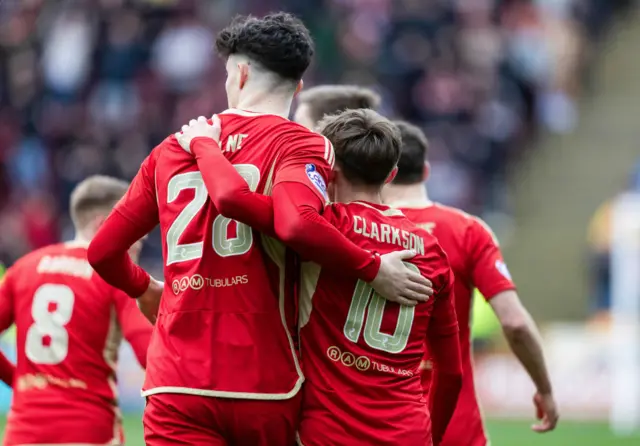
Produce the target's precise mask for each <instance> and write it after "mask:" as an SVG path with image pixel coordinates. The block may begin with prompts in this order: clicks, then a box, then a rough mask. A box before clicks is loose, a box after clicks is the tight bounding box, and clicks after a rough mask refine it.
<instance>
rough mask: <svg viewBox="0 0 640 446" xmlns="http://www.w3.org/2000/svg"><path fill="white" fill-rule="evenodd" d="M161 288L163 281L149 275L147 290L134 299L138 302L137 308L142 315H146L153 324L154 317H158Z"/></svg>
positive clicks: (154, 321)
mask: <svg viewBox="0 0 640 446" xmlns="http://www.w3.org/2000/svg"><path fill="white" fill-rule="evenodd" d="M163 288H164V283H163V282H160V281H158V280H156V279H154V278H153V277H151V280H150V281H149V286H148V287H147V290H146V291H145V292H144V293H143V294H142V295H141V296H139V297H138V298H137V299H136V300H137V302H138V308H140V311H141V312H142V314H143V315H144V317H146V318H147V319H148V320H149V322H151V323H152V324H155V323H156V319H157V318H158V310H159V309H160V298H161V297H162V290H163Z"/></svg>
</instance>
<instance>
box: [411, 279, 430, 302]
mask: <svg viewBox="0 0 640 446" xmlns="http://www.w3.org/2000/svg"><path fill="white" fill-rule="evenodd" d="M404 289H405V290H406V291H408V292H409V291H410V292H412V293H415V294H417V295H419V296H420V301H422V302H424V301H427V300H429V297H430V296H433V288H430V287H425V286H424V285H421V284H419V283H415V282H408V283H407V285H406V286H405V288H404Z"/></svg>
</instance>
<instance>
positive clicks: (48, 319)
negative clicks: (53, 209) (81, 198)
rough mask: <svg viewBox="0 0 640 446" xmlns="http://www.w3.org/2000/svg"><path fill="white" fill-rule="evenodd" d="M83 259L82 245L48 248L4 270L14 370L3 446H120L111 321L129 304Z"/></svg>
mask: <svg viewBox="0 0 640 446" xmlns="http://www.w3.org/2000/svg"><path fill="white" fill-rule="evenodd" d="M86 253H87V250H86V244H85V245H83V244H79V243H76V242H70V243H67V244H58V245H52V246H49V247H46V248H42V249H40V250H37V251H34V252H33V253H31V254H28V255H26V256H25V257H23V258H22V259H20V260H19V261H18V262H17V263H16V264H15V265H14V266H12V267H11V268H10V269H9V271H8V272H7V275H6V277H5V281H4V282H3V284H2V299H3V305H4V304H6V305H8V306H10V307H11V311H12V314H11V316H12V318H13V320H14V321H15V324H16V332H17V336H16V343H17V366H16V373H15V378H14V384H13V388H14V393H13V401H12V406H11V412H10V414H9V418H8V426H7V431H6V432H7V434H6V436H5V445H17V444H43V443H56V444H57V443H88V442H93V441H95V442H96V444H97V443H98V442H102V443H105V444H106V442H108V441H114V439H117V440H118V441H120V436H121V430H120V427H119V426H120V418H119V415H118V410H117V396H116V390H115V385H116V376H115V372H116V370H115V368H116V364H117V358H118V349H119V347H120V342H121V340H122V327H121V326H120V323H119V321H118V318H117V315H118V313H119V311H123V308H122V306H123V305H126V304H127V303H128V302H131V301H130V299H129V298H128V297H127V296H126V295H124V294H122V293H120V292H119V291H117V290H115V289H114V288H112V287H110V286H109V285H107V284H106V283H105V282H104V281H103V280H102V279H101V278H100V277H99V276H98V274H96V273H95V272H94V271H93V270H92V268H91V266H90V265H89V263H88V262H87V255H86ZM117 293H120V294H119V295H118V294H117ZM117 299H121V301H120V302H118V301H117ZM131 305H133V306H132V308H129V309H128V311H131V310H133V311H137V308H135V305H134V304H131ZM5 314H8V313H5V311H4V309H3V317H4V315H5ZM3 322H5V325H6V322H9V323H10V321H9V320H6V321H3ZM148 329H149V331H150V330H151V327H150V326H149V327H148ZM113 444H119V443H113Z"/></svg>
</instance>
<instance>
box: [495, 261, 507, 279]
mask: <svg viewBox="0 0 640 446" xmlns="http://www.w3.org/2000/svg"><path fill="white" fill-rule="evenodd" d="M496 269H497V270H498V271H499V272H500V274H502V275H503V276H504V277H506V278H507V279H509V280H511V273H509V268H507V264H506V263H504V262H503V261H502V260H496Z"/></svg>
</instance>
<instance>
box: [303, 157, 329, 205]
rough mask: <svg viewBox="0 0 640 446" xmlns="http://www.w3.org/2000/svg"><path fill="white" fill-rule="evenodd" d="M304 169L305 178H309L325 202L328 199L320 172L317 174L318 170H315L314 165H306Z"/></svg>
mask: <svg viewBox="0 0 640 446" xmlns="http://www.w3.org/2000/svg"><path fill="white" fill-rule="evenodd" d="M304 169H305V171H306V172H307V177H309V180H311V182H312V183H313V185H314V186H315V187H316V189H318V190H319V191H320V193H321V194H322V196H323V197H324V198H325V200H327V199H328V198H329V197H328V196H327V184H326V183H325V182H324V178H322V175H320V172H318V170H317V169H316V165H315V164H307V165H306V166H305V168H304Z"/></svg>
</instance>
